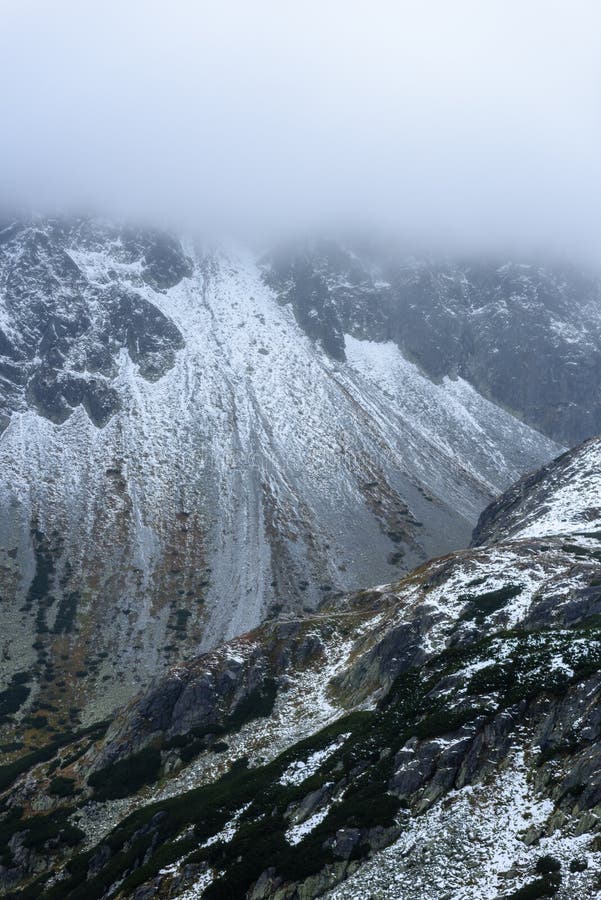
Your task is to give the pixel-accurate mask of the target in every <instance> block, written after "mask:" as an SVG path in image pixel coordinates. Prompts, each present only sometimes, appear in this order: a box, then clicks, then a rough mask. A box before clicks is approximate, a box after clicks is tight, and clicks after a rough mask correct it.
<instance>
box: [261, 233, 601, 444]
mask: <svg viewBox="0 0 601 900" xmlns="http://www.w3.org/2000/svg"><path fill="white" fill-rule="evenodd" d="M266 278H267V280H268V282H269V284H271V285H273V287H274V289H275V290H276V291H277V292H278V296H279V297H280V298H281V300H282V301H283V302H286V303H288V304H290V306H291V307H292V308H293V309H294V312H295V315H296V318H297V321H298V322H299V324H301V326H302V327H303V328H304V329H305V330H306V332H307V333H308V334H311V335H313V336H315V337H318V338H319V339H320V340H321V342H322V344H323V346H324V347H325V348H326V350H327V351H328V352H329V353H330V354H331V355H332V356H333V357H334V358H336V359H340V360H344V359H345V358H346V356H347V353H346V348H345V338H344V335H345V334H350V335H352V336H353V337H355V338H359V339H364V338H365V337H368V338H370V339H371V340H376V341H392V342H394V343H395V344H396V345H397V346H398V347H399V348H400V349H401V350H402V351H403V353H404V355H405V357H406V358H408V359H411V360H413V361H415V362H416V363H417V364H418V365H419V366H420V368H421V370H422V371H423V372H425V373H427V374H428V375H429V376H430V377H431V378H432V379H435V380H436V379H441V378H444V377H445V376H447V377H452V378H454V377H457V376H459V377H460V378H462V379H465V380H466V381H467V382H468V383H469V384H471V385H472V386H473V387H474V388H475V389H476V390H477V391H479V393H480V394H482V395H483V396H485V397H487V398H489V399H490V400H492V401H493V402H495V403H496V404H498V405H500V406H502V407H503V408H504V409H507V410H510V411H511V412H513V413H514V414H515V415H517V416H518V417H519V418H521V419H523V420H524V421H526V422H528V424H530V425H531V426H533V427H534V428H537V429H538V430H540V431H542V432H543V433H544V434H547V435H548V436H549V437H552V438H553V439H554V440H556V441H559V442H560V443H563V444H568V445H571V444H575V443H577V442H579V441H581V440H583V439H584V438H587V437H589V436H591V435H593V434H597V433H598V432H599V431H600V430H601V399H600V398H599V396H598V392H597V390H596V387H597V385H598V384H599V379H600V377H601V281H600V279H599V277H598V275H594V274H587V273H584V272H582V271H579V270H577V269H576V268H575V267H574V266H571V265H567V264H563V265H561V264H558V263H548V262H546V263H540V262H538V263H537V262H536V261H533V260H519V259H514V260H509V261H508V260H500V259H496V260H495V259H488V260H486V259H480V260H474V259H461V258H450V259H449V258H447V259H444V258H435V257H434V258H433V257H427V256H421V257H418V258H416V257H415V256H409V255H407V254H402V253H400V252H399V250H398V248H396V247H390V245H388V246H387V245H386V244H385V243H383V242H380V243H379V244H374V242H373V241H371V242H365V241H364V242H363V243H361V242H357V241H355V242H354V243H351V244H350V245H346V246H341V245H340V243H336V242H332V241H312V242H308V243H306V244H305V245H304V246H302V247H299V246H298V245H292V246H289V247H285V248H279V249H278V250H277V251H276V252H274V253H272V254H270V255H268V257H267V267H266Z"/></svg>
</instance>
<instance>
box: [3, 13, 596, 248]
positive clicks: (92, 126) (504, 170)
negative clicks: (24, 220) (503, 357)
mask: <svg viewBox="0 0 601 900" xmlns="http://www.w3.org/2000/svg"><path fill="white" fill-rule="evenodd" d="M0 70H1V73H2V90H1V92H0V122H1V123H2V140H1V141H0V188H1V191H2V196H3V197H4V201H5V204H6V205H13V206H15V205H16V206H20V207H23V206H24V207H27V208H33V209H37V210H41V211H45V210H49V209H56V208H60V209H63V210H70V209H84V208H86V209H87V208H94V209H97V210H100V211H101V212H103V213H105V214H108V215H116V216H133V217H144V218H149V219H152V220H154V221H157V222H159V221H160V222H166V223H167V224H171V225H176V226H177V225H181V226H182V227H186V228H189V227H194V228H198V229H200V230H206V229H211V228H214V229H219V230H228V231H242V232H245V233H248V234H256V235H259V234H261V235H262V234H265V233H270V234H271V233H276V234H279V233H282V232H286V231H289V230H292V229H297V228H307V227H322V228H328V227H341V226H345V227H356V226H358V227H362V228H371V227H377V228H379V229H381V230H383V231H391V232H394V233H399V234H402V235H405V236H408V237H411V238H415V239H419V240H426V241H427V240H432V241H434V240H437V241H438V240H443V241H452V242H455V243H457V244H459V245H478V246H483V247H486V248H489V247H494V246H498V245H500V244H512V245H515V244H517V245H518V246H523V247H528V248H543V247H551V248H552V249H554V250H556V251H558V252H561V253H562V254H573V255H581V256H585V257H587V258H588V259H592V260H594V261H596V262H599V261H601V246H600V236H601V213H600V210H601V153H600V147H601V102H600V101H601V98H600V86H601V7H600V6H599V4H598V3H597V2H595V0H589V2H586V0H571V2H569V3H568V2H567V0H564V2H553V0H504V2H497V0H490V2H486V3H483V2H480V0H478V2H476V0H472V2H469V0H456V2H453V3H449V2H447V0H438V2H436V0H421V2H419V3H418V2H409V0H406V2H402V0H399V2H392V0H391V2H385V0H372V2H370V3H367V2H361V0H346V2H341V0H330V2H323V0H322V2H316V0H305V2H303V3H302V4H292V3H282V2H279V3H278V2H275V0H274V2H267V0H255V2H253V3H246V2H243V0H239V2H234V0H222V2H219V3H217V2H214V3H213V2H208V0H207V2H203V0H196V2H194V0H172V2H171V3H166V2H164V0H161V2H155V0H127V2H123V0H120V2H114V0H105V2H104V3H91V2H81V0H79V2H76V0H55V2H53V3H47V2H46V0H38V2H33V0H30V2H28V0H3V2H2V3H0Z"/></svg>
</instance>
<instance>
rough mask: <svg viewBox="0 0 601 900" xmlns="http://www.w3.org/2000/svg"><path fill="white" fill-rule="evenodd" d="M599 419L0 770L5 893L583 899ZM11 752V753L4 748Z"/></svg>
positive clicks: (590, 843) (599, 613) (587, 887)
mask: <svg viewBox="0 0 601 900" xmlns="http://www.w3.org/2000/svg"><path fill="white" fill-rule="evenodd" d="M600 461H601V438H595V439H592V440H589V441H587V442H585V443H584V444H582V445H581V446H579V447H577V448H576V449H575V450H572V451H569V452H568V453H567V454H564V455H563V456H561V457H560V458H559V459H558V460H556V461H555V462H553V463H551V464H550V465H548V466H545V467H544V468H543V469H541V470H540V471H539V472H538V473H536V474H535V475H532V476H528V477H526V478H525V479H522V480H521V481H519V482H518V483H517V485H515V486H514V487H512V488H510V489H509V491H507V492H506V493H505V494H504V495H503V496H501V497H500V499H498V500H497V501H495V503H493V504H492V505H491V506H490V507H489V508H488V509H487V510H485V511H484V513H483V514H482V516H481V517H480V520H479V523H478V525H477V527H476V530H475V533H474V544H473V546H472V547H471V548H469V549H467V550H463V551H456V552H453V553H450V554H446V555H445V556H443V557H440V558H438V559H434V560H432V561H430V562H428V563H426V564H425V565H421V566H419V567H418V568H417V569H415V570H414V571H413V572H412V573H410V574H409V575H406V576H405V577H404V578H402V579H401V580H400V581H397V582H395V583H393V584H388V585H381V586H379V587H376V588H373V589H371V590H367V591H360V592H358V593H354V594H350V595H348V596H345V597H339V598H330V599H329V600H326V601H325V602H323V603H322V604H321V606H320V607H319V608H318V610H316V611H313V612H307V613H306V614H304V615H302V616H295V615H293V614H290V613H289V614H286V615H285V614H282V615H281V616H280V618H279V619H278V620H276V621H271V622H269V623H266V624H264V625H262V626H261V627H260V628H258V629H256V630H254V631H251V632H249V633H248V634H245V635H242V636H240V637H237V638H234V639H233V640H231V641H230V642H228V643H225V644H223V645H221V646H219V647H217V648H215V649H214V650H212V651H210V652H209V653H207V654H204V655H202V656H200V657H198V658H197V659H194V660H191V661H188V662H182V663H180V664H179V665H177V666H175V667H174V668H172V669H171V670H169V672H168V673H166V674H165V675H164V676H163V677H160V678H157V679H156V680H155V682H154V683H153V685H152V686H151V687H150V688H148V689H147V690H146V691H144V692H142V693H141V694H140V695H139V696H138V697H136V698H135V699H134V700H133V701H132V702H131V703H130V704H129V705H128V706H126V707H125V708H124V709H123V710H122V711H121V712H120V714H119V715H118V716H116V717H115V718H114V719H113V720H112V721H110V722H106V723H103V724H97V725H96V726H93V727H92V728H91V729H88V730H87V731H80V732H79V733H77V734H70V735H69V734H64V735H61V736H57V737H56V739H55V740H54V742H53V743H52V744H50V745H47V746H46V747H42V748H39V749H37V750H32V751H31V752H30V754H29V755H28V756H25V757H23V756H21V757H16V758H15V760H14V761H13V762H12V764H9V765H8V766H6V767H4V769H2V770H0V783H1V784H2V786H3V787H4V789H5V793H4V795H3V799H2V804H3V805H2V810H3V817H2V822H1V827H2V829H3V832H4V835H5V837H6V839H7V845H6V850H5V852H4V855H3V857H2V865H3V868H2V869H1V870H0V871H1V872H2V879H3V884H4V886H5V889H6V890H7V891H9V892H10V891H12V894H11V896H14V897H15V898H17V897H18V898H22V900H27V898H39V897H43V898H61V900H63V898H65V900H69V898H78V897H86V898H89V900H92V898H100V897H109V896H110V897H117V898H126V897H127V898H135V900H146V898H150V897H165V898H169V897H171V898H176V897H177V898H180V900H191V898H197V897H198V898H200V897H205V898H207V900H211V898H213V900H215V898H230V900H232V898H239V897H240V898H242V897H248V898H251V900H259V898H263V900H266V898H278V900H284V898H286V900H292V898H298V900H300V898H303V900H309V898H313V897H318V896H325V897H328V898H330V900H337V898H341V897H343V896H344V897H352V898H364V897H370V896H377V897H380V898H398V897H415V896H416V895H418V894H419V895H420V896H423V897H424V900H443V898H448V897H453V898H454V900H455V898H457V900H459V898H462V900H467V898H473V900H476V898H478V900H480V898H485V897H490V898H501V897H503V898H514V900H520V898H521V900H524V898H535V897H541V896H551V895H555V896H557V897H558V898H565V900H567V898H573V897H578V898H583V900H586V898H594V897H596V896H598V889H599V864H598V860H599V852H600V850H601V831H600V826H599V823H600V821H601V818H600V813H601V774H600V773H601V704H600V702H599V698H600V696H601V624H600V623H601V535H600V533H599V527H598V526H599V521H598V520H599V502H598V500H599V496H601V466H600V464H599V463H600ZM21 752H22V751H21Z"/></svg>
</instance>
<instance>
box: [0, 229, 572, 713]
mask: <svg viewBox="0 0 601 900" xmlns="http://www.w3.org/2000/svg"><path fill="white" fill-rule="evenodd" d="M268 282H269V278H268V277H267V275H266V270H265V264H264V263H263V264H261V265H259V264H258V263H257V261H256V259H255V258H254V257H253V256H252V255H251V254H250V253H249V252H247V251H245V250H241V249H239V248H232V247H230V248H221V249H219V250H217V251H211V252H209V251H207V250H203V249H200V248H198V247H197V246H195V245H194V244H192V243H190V244H187V245H182V244H181V243H180V242H178V241H176V240H174V239H173V238H171V237H169V236H166V235H164V234H161V233H158V232H154V231H140V230H134V229H128V228H122V227H117V226H114V225H110V224H107V223H103V222H97V221H90V220H82V221H77V222H60V221H54V220H53V221H41V222H34V223H27V224H23V225H20V224H14V225H11V226H8V227H7V228H5V229H4V230H3V231H2V232H0V329H1V331H0V351H1V352H2V354H3V356H2V359H1V361H0V377H1V378H2V395H1V397H0V401H1V403H2V416H3V419H2V424H3V432H2V434H1V437H0V503H1V506H2V516H0V567H1V569H0V571H1V573H2V588H1V596H2V608H1V624H2V652H3V659H4V669H3V671H4V677H5V679H6V683H7V684H8V685H10V684H11V683H13V681H14V679H17V680H18V681H19V683H20V684H21V685H27V686H29V693H27V691H26V689H25V688H22V690H21V691H20V697H21V698H22V697H24V696H25V695H26V699H25V701H24V702H23V703H21V704H19V705H18V709H15V708H14V704H15V703H16V701H13V700H10V702H8V701H7V707H6V709H5V714H6V715H5V721H7V722H8V723H9V724H10V722H11V721H12V720H11V716H13V714H16V721H17V723H18V722H20V721H21V719H22V718H23V716H25V717H29V719H28V720H27V721H24V722H23V726H26V725H27V724H29V725H31V724H32V722H33V723H34V725H35V722H38V721H40V718H39V715H37V714H38V713H39V711H40V708H42V709H43V716H44V717H45V718H46V719H47V720H48V722H49V723H50V724H51V725H52V726H53V727H56V728H58V729H59V730H62V729H64V728H65V727H66V726H67V722H68V721H71V723H73V722H76V721H78V717H80V716H81V717H83V718H82V719H81V721H83V722H86V721H91V720H93V719H95V718H96V717H97V716H98V715H105V714H106V713H108V712H109V711H110V710H111V709H112V708H114V706H115V705H116V704H118V703H120V702H123V701H125V700H126V699H127V698H128V697H129V696H131V695H132V694H133V693H134V692H135V691H136V690H137V689H138V688H139V687H140V686H141V685H143V684H146V683H148V681H149V679H150V678H151V677H152V676H153V675H155V674H156V673H157V672H160V671H161V670H162V669H163V668H165V667H166V666H167V665H169V664H171V663H173V662H175V661H177V660H178V659H183V658H187V657H189V656H190V655H192V654H195V653H197V652H198V650H199V648H209V647H211V646H214V645H215V644H216V643H217V642H218V641H220V640H223V639H225V638H229V637H232V636H233V635H235V634H239V633H241V632H243V631H245V630H247V629H249V628H251V627H253V626H255V625H257V624H258V623H259V622H261V621H262V620H264V619H265V618H266V617H267V616H269V615H272V614H274V612H277V611H278V610H279V609H286V610H291V609H296V610H298V609H301V608H303V607H305V608H308V609H310V608H314V607H315V606H316V604H317V603H318V602H320V601H321V600H323V599H324V598H327V597H328V596H330V597H331V596H333V595H334V594H335V593H336V592H337V591H347V590H351V589H355V588H357V587H359V586H361V585H363V584H366V583H373V582H374V581H381V580H385V579H384V578H383V576H387V575H388V573H398V572H399V571H400V572H402V571H408V570H409V569H411V568H412V567H413V566H415V565H416V564H418V563H419V562H421V561H424V560H425V559H427V558H429V557H431V556H432V555H436V554H439V553H442V552H445V551H448V550H450V549H453V548H454V547H457V546H461V545H464V544H465V543H466V541H467V539H468V535H469V533H470V531H471V528H472V527H473V524H474V523H475V521H476V519H477V516H478V514H479V512H480V511H481V509H482V508H483V507H484V506H485V505H486V503H487V502H488V501H489V500H490V499H491V497H492V496H493V495H494V494H496V493H497V492H498V491H499V490H501V489H502V488H504V487H506V486H507V485H508V484H509V483H510V482H511V481H513V480H514V479H515V478H517V477H518V476H519V475H521V474H522V473H523V472H524V471H528V470H530V469H532V468H533V467H535V466H537V465H539V464H540V463H541V462H544V461H546V460H547V459H549V458H551V457H552V456H553V455H555V454H556V453H557V452H558V449H559V448H558V446H557V445H556V444H554V443H553V442H552V441H550V440H548V439H547V438H545V437H543V436H542V435H541V434H540V433H538V432H536V431H534V430H532V429H531V428H530V427H528V426H527V425H526V424H524V423H523V422H520V421H518V420H517V419H516V418H515V417H514V416H512V415H510V414H509V413H508V412H506V411H504V410H503V409H501V408H499V407H498V406H497V405H495V404H494V403H493V402H491V401H490V400H488V399H486V398H485V397H483V396H482V395H481V394H479V393H478V392H477V391H476V390H475V389H474V388H473V387H471V386H470V384H468V383H467V382H466V381H464V380H462V379H461V378H454V379H450V378H448V377H444V378H442V379H440V380H438V381H432V380H430V378H428V377H427V376H426V375H425V374H424V373H423V372H422V371H421V370H420V369H419V368H418V367H417V365H416V364H415V363H412V362H409V361H408V360H407V359H406V358H405V357H404V356H403V355H402V353H401V351H400V350H399V348H398V346H397V344H396V343H394V342H392V341H390V340H388V341H382V340H380V341H379V342H376V341H374V340H372V339H369V336H368V335H364V336H363V337H362V338H358V337H357V336H352V335H351V334H350V333H349V334H348V335H347V336H346V337H344V347H345V358H344V359H336V358H334V357H333V356H332V355H331V354H330V353H328V352H326V350H325V349H324V345H323V341H322V340H321V339H319V340H315V339H314V336H311V335H309V334H308V333H307V330H306V329H304V328H302V327H301V326H300V325H299V322H298V321H297V319H298V317H297V315H296V314H295V311H294V309H293V308H292V307H291V306H290V304H287V303H285V302H282V301H281V297H280V295H279V293H277V292H276V291H275V290H274V289H273V288H272V287H271V286H270V284H269V283H268ZM308 315H309V318H310V317H311V313H310V312H309V313H308ZM11 680H12V681H11Z"/></svg>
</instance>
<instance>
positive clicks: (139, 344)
mask: <svg viewBox="0 0 601 900" xmlns="http://www.w3.org/2000/svg"><path fill="white" fill-rule="evenodd" d="M107 245H108V246H110V247H112V248H113V251H114V247H115V245H118V247H119V252H118V255H117V258H118V259H119V261H120V262H121V263H122V264H123V265H130V266H131V265H135V264H137V263H138V262H141V265H142V272H143V275H144V277H145V278H146V279H147V280H148V281H149V282H151V283H152V284H153V285H154V286H156V287H161V288H162V287H168V286H171V285H173V284H176V283H177V282H178V281H179V280H181V278H183V277H186V276H187V275H189V274H190V272H191V269H190V263H189V262H188V260H187V259H186V257H185V256H184V254H183V252H182V250H181V247H180V246H179V244H177V242H176V241H174V240H173V239H171V238H169V237H167V236H164V235H157V234H154V233H145V232H136V233H133V232H131V231H128V230H126V229H122V230H119V229H116V228H113V229H109V228H104V229H103V228H102V227H100V226H96V228H95V229H93V228H92V227H91V224H90V223H89V222H87V221H83V222H79V223H68V224H67V223H63V222H60V221H44V222H42V223H40V224H39V227H32V226H31V225H21V224H14V225H12V226H10V227H8V228H6V229H4V231H2V232H1V234H0V291H1V293H2V296H3V300H4V308H5V311H6V316H7V320H6V321H5V322H3V323H2V324H1V325H0V387H1V393H0V424H3V425H4V426H6V425H7V424H8V421H9V418H10V415H11V413H12V412H14V411H17V410H20V409H23V408H25V407H26V406H27V405H28V404H31V405H33V406H34V407H35V408H36V409H37V410H38V412H39V413H40V415H42V416H45V417H46V418H48V419H50V420H51V421H53V422H56V423H61V422H64V421H65V420H66V419H68V418H69V416H70V415H71V413H72V411H73V409H74V408H75V407H77V406H80V405H81V406H83V407H84V409H85V410H86V412H87V413H88V415H89V416H90V418H91V419H92V421H93V422H94V424H95V425H97V426H98V427H102V426H103V425H105V424H106V423H107V421H108V420H109V419H110V418H111V416H112V415H114V413H115V412H116V411H117V410H118V409H119V405H120V404H119V395H118V391H117V390H116V388H115V387H114V380H115V378H116V376H117V374H118V358H119V353H120V350H121V348H123V347H126V348H127V349H128V351H129V354H130V356H131V358H132V360H133V361H134V362H135V363H137V364H138V366H139V370H140V374H141V375H142V376H143V377H144V378H147V379H150V380H156V379H157V378H159V377H160V376H161V375H162V374H164V372H166V371H167V370H168V369H169V368H171V366H172V365H173V363H174V358H175V357H174V353H175V350H177V349H178V348H179V347H181V346H182V344H183V339H182V336H181V334H180V332H179V330H178V329H177V327H176V326H175V325H174V324H173V322H171V321H170V320H169V319H168V318H167V317H166V316H165V315H163V313H161V312H160V310H158V309H157V308H156V307H155V306H154V305H153V304H152V303H150V302H149V301H148V300H146V299H144V298H143V297H141V296H140V295H139V294H136V293H135V292H134V291H131V290H127V289H125V288H123V287H122V286H115V285H114V284H102V283H100V282H94V281H92V280H91V279H90V278H89V277H86V275H84V273H83V272H82V271H81V270H80V269H79V267H78V266H77V263H76V262H75V260H74V253H73V249H72V248H75V249H76V248H78V247H85V248H87V249H91V250H95V251H96V252H98V253H102V252H103V251H106V249H107Z"/></svg>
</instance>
